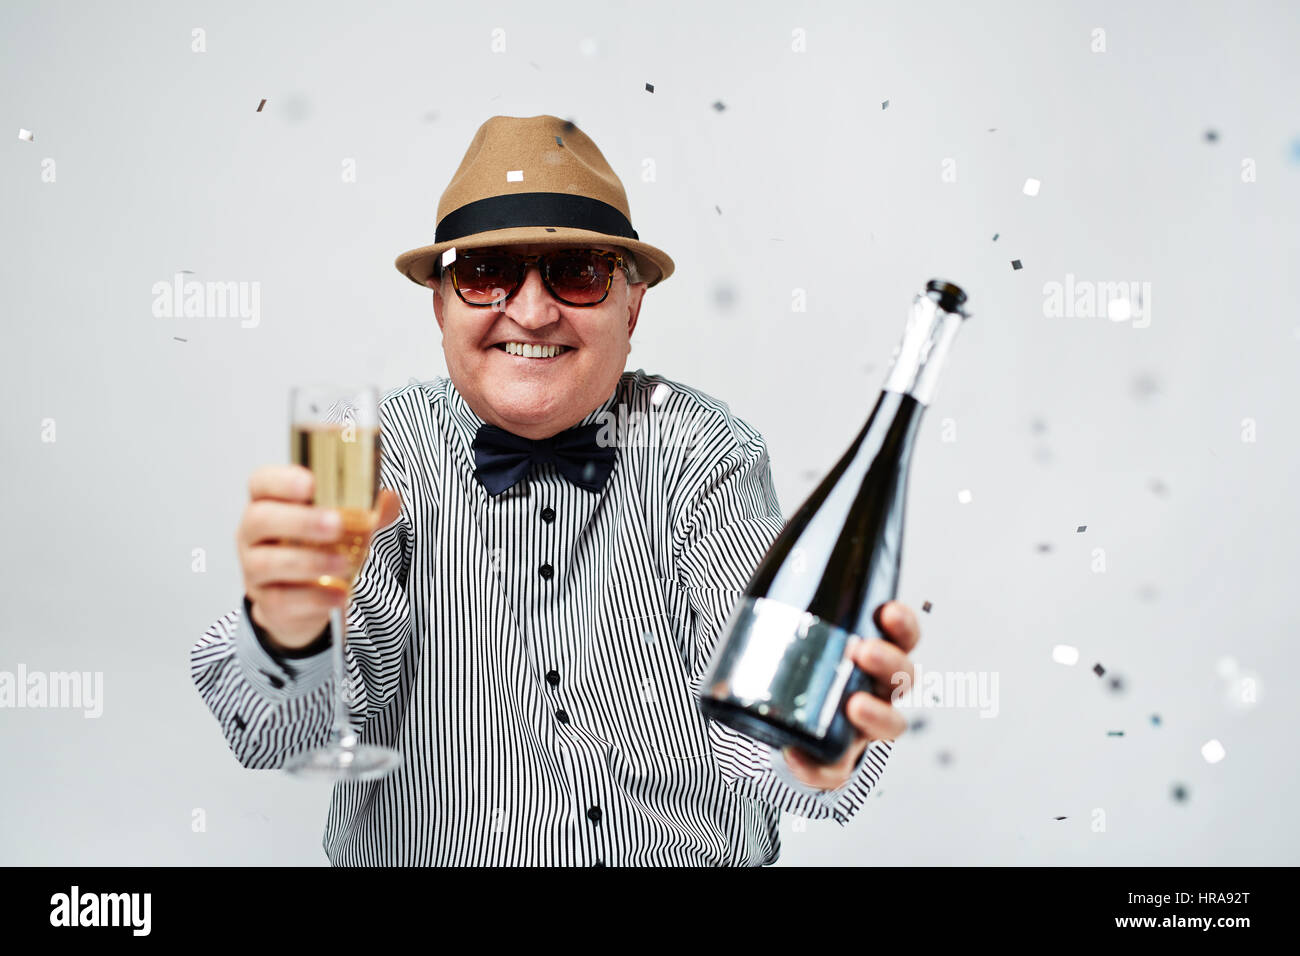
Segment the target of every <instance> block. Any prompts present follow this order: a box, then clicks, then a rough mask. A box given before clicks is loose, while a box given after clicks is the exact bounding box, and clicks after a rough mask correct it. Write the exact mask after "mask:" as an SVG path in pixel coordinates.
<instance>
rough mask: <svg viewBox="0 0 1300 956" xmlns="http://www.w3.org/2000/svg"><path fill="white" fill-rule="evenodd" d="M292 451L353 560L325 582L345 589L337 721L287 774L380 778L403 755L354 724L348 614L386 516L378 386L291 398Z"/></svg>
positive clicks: (311, 391) (338, 642) (337, 620)
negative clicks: (331, 512)
mask: <svg viewBox="0 0 1300 956" xmlns="http://www.w3.org/2000/svg"><path fill="white" fill-rule="evenodd" d="M290 416H291V425H290V428H291V432H290V442H289V444H290V453H291V455H292V457H293V461H294V463H295V464H298V465H302V466H303V467H304V468H308V469H310V470H311V473H312V476H313V478H314V479H315V489H316V490H315V495H314V497H313V499H312V503H313V504H314V505H316V506H317V507H321V508H334V509H336V510H337V511H338V512H339V515H340V517H341V518H342V520H343V532H342V534H341V535H340V537H339V540H338V542H336V543H335V544H334V545H333V546H332V548H333V550H335V551H337V552H341V553H343V554H345V555H347V556H348V557H349V558H350V561H349V563H348V569H347V572H346V577H344V578H338V577H333V576H330V575H325V576H322V577H321V578H319V579H318V581H317V584H318V586H320V587H325V588H334V589H336V590H339V591H342V592H343V595H344V598H343V606H342V607H336V608H333V609H332V610H331V611H330V638H331V640H330V651H331V655H332V657H333V662H334V723H333V726H332V727H331V729H330V737H329V741H328V743H326V745H325V746H324V747H319V748H317V749H315V750H309V751H305V752H303V753H300V754H297V755H296V756H294V757H292V758H290V759H289V760H288V761H287V762H286V763H285V770H287V771H288V772H289V773H293V774H296V775H299V776H313V777H324V778H326V779H331V780H374V779H377V778H379V777H383V776H386V775H388V774H390V773H392V772H393V771H394V770H396V769H397V767H398V766H399V765H400V764H401V762H402V755H401V754H400V753H399V752H398V751H396V750H393V749H391V748H388V747H380V746H376V745H374V744H363V743H361V742H360V739H359V738H358V736H357V734H356V733H355V732H354V731H353V729H352V726H351V710H350V707H349V703H350V701H349V697H350V695H349V693H348V681H347V670H346V667H345V666H344V661H345V657H344V650H343V649H344V640H345V638H346V634H347V628H346V626H345V621H344V609H345V608H346V607H347V606H348V603H349V601H350V600H351V597H352V587H353V585H354V584H355V583H356V578H357V575H358V574H359V573H360V571H361V568H362V566H363V565H364V563H365V558H366V553H367V550H368V548H369V546H370V538H371V535H372V534H373V533H374V531H375V523H376V521H377V520H378V514H377V512H376V511H375V503H376V498H377V497H378V495H379V456H380V447H381V443H380V431H379V396H378V393H377V392H376V390H375V389H374V388H371V387H368V386H367V387H348V386H334V385H312V386H303V387H301V388H295V389H294V390H293V392H292V393H291V396H290Z"/></svg>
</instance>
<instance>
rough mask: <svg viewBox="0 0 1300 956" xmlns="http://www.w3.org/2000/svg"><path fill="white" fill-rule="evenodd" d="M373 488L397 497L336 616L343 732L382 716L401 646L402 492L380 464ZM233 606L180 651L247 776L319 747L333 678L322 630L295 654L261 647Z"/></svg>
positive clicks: (404, 573) (407, 547) (406, 498)
mask: <svg viewBox="0 0 1300 956" xmlns="http://www.w3.org/2000/svg"><path fill="white" fill-rule="evenodd" d="M380 470H381V484H382V485H383V486H384V487H387V488H393V489H395V490H397V491H398V493H399V494H400V495H401V496H402V510H401V513H400V514H399V515H398V517H397V518H396V519H394V520H393V522H392V523H391V524H389V525H388V526H387V527H385V528H381V529H379V530H378V531H376V532H375V535H374V537H373V539H372V540H371V548H370V553H369V554H368V555H367V557H366V562H365V564H363V565H362V567H361V571H360V573H359V574H358V575H357V581H356V585H355V586H354V588H353V595H352V600H351V601H350V602H349V605H348V611H347V615H346V622H347V629H348V633H347V641H346V642H345V644H344V664H345V668H346V671H347V674H348V685H349V687H350V688H354V689H355V690H354V692H353V693H352V694H351V701H350V705H351V709H352V721H353V727H361V728H362V729H361V734H360V736H361V739H362V740H363V741H364V740H366V739H367V734H366V730H365V724H366V723H367V722H369V721H370V720H371V719H372V718H373V717H375V716H376V715H377V714H378V713H379V712H380V710H382V709H383V708H384V707H385V706H386V705H387V704H388V703H389V701H390V700H391V699H392V698H393V695H394V694H395V693H396V692H397V688H398V675H399V673H400V670H401V658H402V655H403V653H404V652H405V650H406V648H407V646H408V645H409V643H410V641H411V634H412V626H411V609H410V598H409V595H408V592H407V577H408V574H409V571H410V566H411V543H412V534H411V520H410V514H409V511H408V504H409V502H410V500H411V499H410V484H409V481H408V479H407V475H406V473H405V471H404V469H403V468H402V467H401V465H400V464H399V463H398V462H397V461H396V460H395V459H394V458H393V457H392V456H390V455H383V456H381V459H380ZM249 608H250V605H249V602H248V599H247V597H245V599H244V601H243V605H242V607H240V608H238V609H236V610H232V611H230V612H228V613H226V614H225V615H223V616H222V617H220V618H218V619H217V620H216V621H215V622H214V623H213V624H212V625H211V626H210V627H209V628H208V629H207V631H206V632H205V633H204V634H203V636H202V637H201V638H200V639H199V641H198V642H197V643H196V644H195V645H194V646H193V647H192V648H191V649H190V676H191V678H192V679H193V680H194V684H195V686H196V687H197V688H198V691H199V695H200V696H201V697H202V698H203V701H204V703H206V704H207V705H208V709H209V710H211V711H212V714H213V716H214V717H216V719H217V722H218V724H220V726H221V732H222V734H223V736H225V738H226V742H227V743H228V744H229V745H230V749H231V751H232V752H233V753H234V755H235V757H236V758H237V759H238V760H239V762H240V763H241V764H243V765H244V766H245V767H250V768H259V769H263V768H278V767H280V766H282V765H283V764H284V761H285V759H286V758H287V757H290V756H292V755H294V754H296V753H298V752H300V751H303V750H307V749H309V748H312V747H318V746H321V745H323V744H324V743H325V742H326V741H327V740H328V738H329V732H330V726H331V724H332V723H333V716H334V674H333V661H332V657H331V654H330V643H331V642H330V639H329V632H328V628H327V629H326V631H325V632H324V633H322V634H321V635H320V637H318V638H317V639H316V640H315V641H313V642H312V644H311V645H308V647H306V648H304V649H303V650H302V651H300V652H298V653H293V652H284V651H277V650H274V649H272V648H271V646H270V645H269V644H268V643H266V642H265V638H264V636H263V635H260V634H259V633H258V631H259V630H260V628H257V627H256V626H255V625H254V623H253V620H252V618H251V616H250V610H249Z"/></svg>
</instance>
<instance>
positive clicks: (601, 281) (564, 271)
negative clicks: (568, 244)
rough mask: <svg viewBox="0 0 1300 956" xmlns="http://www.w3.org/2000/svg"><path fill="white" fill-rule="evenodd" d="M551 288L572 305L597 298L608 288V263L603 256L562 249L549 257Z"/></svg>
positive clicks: (590, 302)
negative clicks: (562, 250)
mask: <svg viewBox="0 0 1300 956" xmlns="http://www.w3.org/2000/svg"><path fill="white" fill-rule="evenodd" d="M550 276H551V288H552V289H553V290H554V291H555V294H556V295H558V296H559V297H560V298H561V299H564V300H565V301H566V302H570V303H572V304H574V305H590V304H592V303H594V302H599V301H600V299H601V298H602V297H603V296H604V295H605V292H606V290H607V289H608V288H609V276H610V264H609V260H608V259H606V258H605V257H604V256H599V255H593V254H592V253H585V252H572V253H568V252H563V253H559V254H557V255H556V256H554V257H553V258H552V259H551V260H550Z"/></svg>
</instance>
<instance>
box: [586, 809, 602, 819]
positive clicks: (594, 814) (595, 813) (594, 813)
mask: <svg viewBox="0 0 1300 956" xmlns="http://www.w3.org/2000/svg"><path fill="white" fill-rule="evenodd" d="M587 819H588V820H590V821H591V822H592V823H599V822H600V807H592V808H591V809H590V810H588V811H587Z"/></svg>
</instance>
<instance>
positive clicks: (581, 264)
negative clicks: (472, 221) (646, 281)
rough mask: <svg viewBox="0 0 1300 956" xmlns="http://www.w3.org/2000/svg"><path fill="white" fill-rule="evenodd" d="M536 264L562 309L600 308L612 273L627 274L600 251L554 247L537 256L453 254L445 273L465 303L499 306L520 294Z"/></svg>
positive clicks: (615, 260)
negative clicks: (565, 307)
mask: <svg viewBox="0 0 1300 956" xmlns="http://www.w3.org/2000/svg"><path fill="white" fill-rule="evenodd" d="M529 263H536V264H537V270H538V271H539V272H540V273H541V274H542V284H543V285H544V286H546V289H547V291H548V292H550V293H551V295H553V296H554V297H555V298H557V299H559V300H560V301H561V302H563V303H564V304H565V305H576V306H592V305H600V303H602V302H604V301H605V297H606V296H608V295H609V290H610V288H611V286H613V284H614V270H615V269H623V270H624V271H626V270H627V264H626V263H625V262H624V260H623V257H622V256H620V255H618V254H616V253H613V252H602V251H601V250H599V249H559V250H557V251H554V252H544V253H542V254H540V255H536V256H525V255H519V254H517V253H513V252H505V251H502V250H498V249H474V250H472V251H469V252H465V253H462V254H460V255H457V256H456V258H455V260H454V261H453V262H452V263H451V265H449V266H447V268H446V271H448V272H450V273H451V285H452V288H454V289H455V290H456V295H458V296H460V300H461V301H462V302H464V303H465V304H466V305H472V306H479V307H486V306H492V305H495V306H498V307H500V305H502V304H503V303H504V302H505V301H506V300H507V299H509V298H510V297H511V296H512V295H514V294H515V293H516V292H518V291H519V287H520V286H521V285H523V284H524V277H525V276H526V275H527V272H528V264H529Z"/></svg>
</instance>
